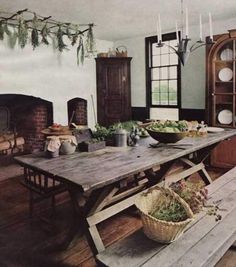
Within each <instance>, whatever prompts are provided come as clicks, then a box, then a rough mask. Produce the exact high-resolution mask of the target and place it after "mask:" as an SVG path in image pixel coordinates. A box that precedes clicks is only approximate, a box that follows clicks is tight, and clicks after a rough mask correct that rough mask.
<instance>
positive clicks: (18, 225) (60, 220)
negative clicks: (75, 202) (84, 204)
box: [0, 165, 236, 267]
mask: <svg viewBox="0 0 236 267" xmlns="http://www.w3.org/2000/svg"><path fill="white" fill-rule="evenodd" d="M19 173H20V167H19V168H17V167H16V166H15V165H14V166H13V165H12V168H11V166H9V167H8V168H6V167H4V168H1V167H0V177H1V178H2V179H1V181H0V267H74V266H80V267H95V266H96V264H95V261H94V258H93V256H92V253H91V251H90V249H89V247H88V244H87V241H86V239H85V238H84V236H83V235H81V236H80V237H79V239H78V241H77V242H75V243H74V244H73V245H72V246H71V247H70V248H69V249H67V250H64V251H60V250H56V251H53V250H51V248H55V247H56V245H57V244H59V243H60V242H61V241H62V240H63V238H64V237H65V235H66V233H67V231H68V229H69V226H70V221H71V218H72V209H71V205H70V201H69V197H68V195H67V194H62V195H60V196H58V197H57V204H58V205H57V209H56V214H55V218H54V220H53V222H54V226H53V227H52V226H51V225H48V224H46V223H45V222H42V221H41V220H40V219H39V218H38V217H35V219H34V221H33V223H30V220H29V218H28V194H27V193H28V192H27V190H26V189H25V188H24V187H23V186H21V185H20V184H19V177H17V175H18V174H19ZM212 174H213V175H214V176H217V175H218V174H219V172H214V173H212ZM15 175H16V177H15ZM48 206H49V203H48V201H44V202H43V203H41V204H40V205H37V208H36V213H37V214H38V215H44V216H47V217H49V216H50V209H47V207H48ZM140 227H141V222H140V220H139V218H138V216H137V215H136V213H135V211H134V209H129V210H128V211H126V212H124V213H122V214H119V215H117V216H114V217H112V218H110V219H109V220H106V221H105V222H103V223H101V224H100V225H99V230H100V232H101V236H102V239H103V241H104V243H105V245H106V246H108V245H110V244H112V243H113V242H115V241H116V240H118V239H120V238H123V237H125V236H126V235H128V234H130V233H131V232H133V231H135V230H137V229H138V228H140ZM235 262H236V251H233V250H230V251H229V252H227V254H226V255H225V256H224V257H223V259H222V260H221V261H220V262H219V263H218V264H217V267H233V266H235ZM124 267H125V266H124Z"/></svg>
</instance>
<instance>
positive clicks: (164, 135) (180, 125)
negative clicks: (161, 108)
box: [146, 120, 188, 143]
mask: <svg viewBox="0 0 236 267" xmlns="http://www.w3.org/2000/svg"><path fill="white" fill-rule="evenodd" d="M187 129H188V124H187V122H186V121H169V120H167V121H157V122H153V123H152V124H150V125H148V126H147V127H146V130H147V132H148V133H149V135H150V136H151V137H152V138H153V139H155V140H157V141H159V142H160V143H176V142H178V141H179V140H181V139H183V138H184V137H185V136H186V134H187Z"/></svg>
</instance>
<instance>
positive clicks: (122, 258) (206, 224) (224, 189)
mask: <svg viewBox="0 0 236 267" xmlns="http://www.w3.org/2000/svg"><path fill="white" fill-rule="evenodd" d="M207 188H208V191H209V201H208V202H209V204H210V203H213V202H215V201H217V202H220V204H219V207H220V208H221V209H222V210H221V211H220V214H221V215H222V219H221V220H220V221H216V220H215V217H214V216H209V215H207V214H206V211H203V212H201V213H199V214H197V215H196V218H195V220H194V221H193V223H192V224H190V226H189V227H188V228H187V229H186V231H185V233H184V234H183V235H182V236H181V237H180V238H179V239H178V240H176V241H175V242H173V243H171V244H169V245H165V244H160V243H157V242H154V241H152V240H150V239H148V238H147V237H146V236H145V235H144V234H143V232H142V230H139V231H137V232H135V233H134V234H132V235H130V236H128V237H126V238H125V239H123V240H121V241H119V242H117V243H115V244H113V245H111V246H110V247H108V248H107V249H106V250H105V251H103V252H101V253H99V254H98V255H97V262H98V265H99V266H109V267H116V266H119V267H121V266H122V267H123V266H128V267H134V266H135V267H137V266H143V267H153V266H161V267H167V266H172V267H180V266H182V267H187V266H188V267H189V266H191V267H203V266H204V267H211V266H214V265H215V264H216V263H217V262H218V261H219V260H220V258H221V257H222V256H223V255H224V254H225V252H226V251H227V250H228V249H229V248H230V246H232V244H233V243H234V242H235V240H236V167H235V168H233V169H232V170H230V171H229V172H227V173H226V174H224V175H222V176H221V177H220V178H218V179H217V180H215V181H214V182H213V183H212V184H210V185H208V186H207Z"/></svg>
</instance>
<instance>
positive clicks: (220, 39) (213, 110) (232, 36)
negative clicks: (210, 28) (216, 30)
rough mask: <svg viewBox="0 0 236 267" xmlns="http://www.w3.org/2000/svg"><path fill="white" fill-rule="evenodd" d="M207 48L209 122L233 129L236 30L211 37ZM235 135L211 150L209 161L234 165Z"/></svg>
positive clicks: (234, 126)
mask: <svg viewBox="0 0 236 267" xmlns="http://www.w3.org/2000/svg"><path fill="white" fill-rule="evenodd" d="M214 40H215V41H216V42H215V43H214V44H213V45H211V46H210V47H207V50H206V62H207V93H206V97H207V99H206V100H207V101H206V102H207V118H208V124H209V125H211V126H216V127H223V128H236V120H235V118H236V108H235V107H236V30H231V31H229V33H226V34H221V35H216V36H214ZM235 151H236V138H233V139H232V140H228V141H225V142H223V143H222V144H220V145H219V146H218V147H216V148H215V149H214V150H213V154H212V157H211V164H212V165H213V166H216V167H233V166H235V165H236V152H235Z"/></svg>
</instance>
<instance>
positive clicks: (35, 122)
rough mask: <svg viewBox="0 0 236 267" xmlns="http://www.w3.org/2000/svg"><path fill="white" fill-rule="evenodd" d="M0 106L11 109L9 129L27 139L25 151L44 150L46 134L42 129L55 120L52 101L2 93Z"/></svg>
mask: <svg viewBox="0 0 236 267" xmlns="http://www.w3.org/2000/svg"><path fill="white" fill-rule="evenodd" d="M0 106H2V107H5V108H6V109H7V110H9V130H11V131H14V130H15V131H16V132H17V135H18V136H22V137H24V139H25V147H24V149H25V151H27V152H34V151H38V150H42V149H43V147H44V140H45V136H44V135H43V134H42V133H41V131H42V130H43V129H45V128H47V127H48V126H49V125H51V124H52V122H53V106H52V102H49V101H46V100H44V99H41V98H37V97H33V96H26V95H18V94H4V95H0Z"/></svg>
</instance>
